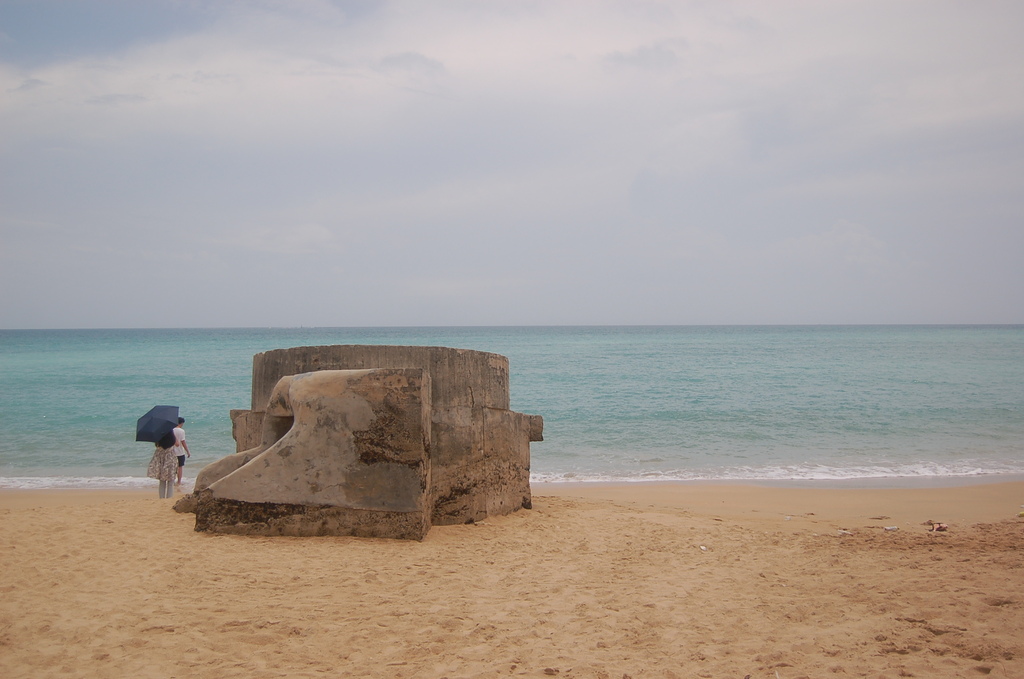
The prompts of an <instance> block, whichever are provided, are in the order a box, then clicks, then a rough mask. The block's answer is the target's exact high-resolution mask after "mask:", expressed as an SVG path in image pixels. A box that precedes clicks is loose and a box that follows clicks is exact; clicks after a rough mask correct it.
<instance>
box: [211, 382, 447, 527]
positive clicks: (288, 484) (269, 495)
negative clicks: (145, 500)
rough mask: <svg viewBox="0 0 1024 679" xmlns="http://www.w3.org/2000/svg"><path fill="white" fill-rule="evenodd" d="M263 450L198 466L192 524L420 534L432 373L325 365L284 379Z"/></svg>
mask: <svg viewBox="0 0 1024 679" xmlns="http://www.w3.org/2000/svg"><path fill="white" fill-rule="evenodd" d="M265 415H266V419H265V425H266V426H265V427H264V430H263V441H262V443H261V448H262V449H260V450H252V451H245V452H244V453H240V454H237V455H234V456H229V457H228V458H225V459H223V460H220V461H218V462H215V463H214V464H213V465H210V466H208V467H206V468H204V469H203V471H202V472H201V474H200V478H198V479H197V483H196V509H195V511H196V530H212V531H218V532H231V533H246V534H262V535H325V534H326V535H350V534H360V535H373V536H375V537H402V538H410V537H412V538H415V539H421V538H422V537H423V535H425V534H426V531H427V529H429V526H430V521H429V516H430V505H429V502H428V493H427V489H428V487H429V485H430V484H429V481H430V454H429V451H430V426H431V425H430V377H429V375H427V374H426V373H424V372H423V371H422V370H420V369H415V368H395V369H381V370H326V371H319V372H313V373H304V374H301V375H293V376H286V377H283V378H282V379H280V380H279V381H278V383H277V385H276V386H275V388H274V390H273V391H272V392H271V394H270V397H269V399H268V402H267V408H266V411H265Z"/></svg>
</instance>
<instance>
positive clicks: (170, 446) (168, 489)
mask: <svg viewBox="0 0 1024 679" xmlns="http://www.w3.org/2000/svg"><path fill="white" fill-rule="evenodd" d="M174 445H175V438H174V433H173V432H168V434H167V435H166V436H164V437H163V438H161V439H160V440H159V441H157V444H156V449H155V450H153V459H151V460H150V461H149V469H148V470H147V471H146V476H148V477H149V478H151V479H156V480H158V481H159V482H160V498H161V499H163V498H168V497H172V496H173V495H174V479H175V478H176V477H177V475H178V457H177V456H176V455H175V454H174Z"/></svg>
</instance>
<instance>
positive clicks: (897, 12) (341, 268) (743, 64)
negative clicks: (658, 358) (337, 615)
mask: <svg viewBox="0 0 1024 679" xmlns="http://www.w3.org/2000/svg"><path fill="white" fill-rule="evenodd" d="M1022 33H1024V3H1021V2H1019V1H1018V0H1010V1H1007V2H991V1H986V0H981V1H978V2H962V1H956V2H948V1H945V0H906V1H900V0H881V1H873V0H853V1H844V0H828V1H827V2H826V1H822V0H819V1H815V2H810V1H798V0H776V1H773V2H764V1H761V0H758V1H751V2H741V1H736V2H732V1H728V0H722V1H711V0H708V1H692V2H690V1H671V2H658V1H654V0H651V1H645V0H628V1H627V0H586V1H583V0H580V1H576V2H573V1H560V0H493V1H488V0H477V1H473V0H435V1H432V2H422V1H418V0H409V1H402V0H399V1H394V2H392V1H381V2H376V1H374V0H353V1H346V0H335V1H329V0H288V1H280V2H278V1H273V0H262V1H256V0H254V1H251V2H250V1H245V0H235V1H226V0H224V1H213V0H209V1H204V0H147V2H137V1H136V0H82V1H77V0H0V291H2V295H0V327H3V328H85V327H169V326H170V327H231V326H299V325H305V326H378V325H386V326H403V325H575V324H719V323H723V324H734V323H740V324H746V323H750V324H760V323H783V324H785V323H1024V40H1021V37H1020V36H1021V35H1022Z"/></svg>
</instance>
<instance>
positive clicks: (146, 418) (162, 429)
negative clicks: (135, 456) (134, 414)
mask: <svg viewBox="0 0 1024 679" xmlns="http://www.w3.org/2000/svg"><path fill="white" fill-rule="evenodd" d="M177 426H178V406H154V407H153V408H151V409H150V411H149V412H148V413H146V414H145V415H143V416H142V417H140V418H139V422H138V424H136V425H135V440H136V441H150V442H151V443H156V442H157V441H159V440H160V439H161V438H163V437H164V436H166V435H167V434H170V433H171V430H172V429H174V428H175V427H177Z"/></svg>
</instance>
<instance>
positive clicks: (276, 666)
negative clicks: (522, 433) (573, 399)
mask: <svg viewBox="0 0 1024 679" xmlns="http://www.w3.org/2000/svg"><path fill="white" fill-rule="evenodd" d="M533 490H534V507H533V509H532V510H523V511H520V512H517V513H515V514H512V515H509V516H505V517H494V518H491V519H488V520H487V521H485V522H481V523H478V524H475V525H461V526H435V527H434V528H433V529H432V530H431V531H430V533H429V535H428V536H427V538H426V539H425V540H424V541H423V542H405V541H393V540H371V539H360V538H253V537H237V536H224V535H210V534H201V533H196V532H194V531H193V522H194V517H193V516H192V515H191V514H178V513H176V512H174V511H172V509H171V505H172V502H171V501H168V500H160V499H158V498H157V496H156V495H157V493H156V490H155V489H154V490H153V491H152V492H148V491H147V492H138V491H0V555H2V556H0V573H2V576H0V592H2V598H0V667H2V668H3V676H4V677H7V678H8V679H13V678H16V677H33V678H35V677H64V676H66V677H161V678H166V677H181V678H185V677H210V678H214V677H217V678H221V677H247V678H252V677H410V678H411V677H431V678H435V677H436V678H439V677H448V678H449V679H456V678H461V677H497V676H526V677H543V676H560V677H568V678H571V677H594V678H599V677H600V678H609V679H621V678H623V677H633V678H639V677H723V678H732V679H743V678H744V677H750V678H751V679H760V678H766V679H797V678H799V677H833V676H835V677H871V678H877V677H912V676H913V677H981V676H992V677H1018V678H1019V677H1024V518H1019V517H1018V516H1017V515H1018V513H1019V512H1021V511H1022V505H1024V483H1022V482H1018V481H1015V482H1010V483H993V484H984V485H964V486H956V487H946V488H913V489H895V488H892V489H890V488H886V489H869V490H865V489H846V488H818V487H815V488H778V487H761V486H738V485H713V484H663V485H660V484H659V485H650V484H629V485H608V486H605V485H539V486H538V485H535V486H534V489H533ZM928 520H934V521H941V522H943V523H946V524H948V526H949V529H948V531H946V532H930V531H929V529H928V526H926V525H923V524H924V522H926V521H928ZM887 528H889V530H887ZM892 528H895V530H892Z"/></svg>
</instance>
